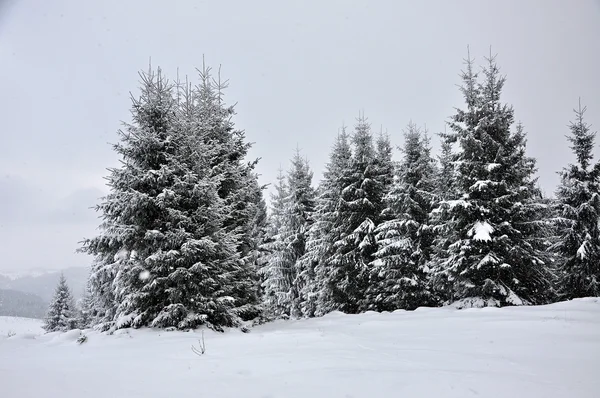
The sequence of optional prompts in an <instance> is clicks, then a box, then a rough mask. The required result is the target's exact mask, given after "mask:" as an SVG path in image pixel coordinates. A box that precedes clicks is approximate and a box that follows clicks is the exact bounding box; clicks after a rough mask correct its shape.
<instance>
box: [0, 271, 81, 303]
mask: <svg viewBox="0 0 600 398" xmlns="http://www.w3.org/2000/svg"><path fill="white" fill-rule="evenodd" d="M89 272H90V270H89V268H87V267H73V268H67V269H64V270H62V273H63V274H64V275H65V278H67V283H68V284H69V288H71V293H73V297H74V298H75V300H77V299H79V298H81V296H82V295H83V292H84V291H85V285H86V283H87V279H88V276H89ZM60 273H61V271H51V272H47V273H44V274H39V273H36V274H35V275H21V276H15V275H11V276H7V275H0V289H9V290H17V291H20V292H24V293H30V294H34V295H37V296H39V297H40V298H41V299H42V300H43V301H45V302H50V300H51V299H52V296H53V295H54V289H55V288H56V285H57V283H58V277H59V276H60Z"/></svg>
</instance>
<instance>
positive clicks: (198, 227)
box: [83, 70, 258, 329]
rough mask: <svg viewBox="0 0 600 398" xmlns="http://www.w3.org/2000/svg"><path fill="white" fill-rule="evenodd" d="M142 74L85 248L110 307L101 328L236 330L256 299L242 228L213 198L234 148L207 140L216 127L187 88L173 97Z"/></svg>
mask: <svg viewBox="0 0 600 398" xmlns="http://www.w3.org/2000/svg"><path fill="white" fill-rule="evenodd" d="M141 76H142V85H143V87H142V95H141V97H140V99H139V100H134V106H133V109H132V116H133V123H132V124H129V125H126V132H119V134H120V138H121V142H120V143H118V144H116V145H115V150H116V151H117V152H118V153H119V154H120V155H121V156H122V158H123V161H122V167H121V168H117V169H112V170H111V174H110V176H109V177H108V181H109V186H110V188H111V193H110V194H109V195H108V196H107V197H106V198H104V201H103V202H102V203H101V204H100V205H99V206H98V210H99V211H101V212H102V216H103V219H104V222H103V224H102V226H101V234H100V235H99V236H97V237H95V238H93V239H89V240H87V241H85V242H84V247H83V250H84V251H86V252H88V253H90V254H93V255H95V256H96V263H95V266H94V270H93V273H92V277H91V279H90V280H91V285H92V293H93V295H94V296H96V297H100V300H96V301H102V304H104V306H105V307H106V310H105V311H104V317H103V321H104V322H105V325H104V328H108V327H112V326H114V327H117V328H119V327H127V326H134V327H140V326H154V327H169V326H175V327H178V328H181V329H183V328H190V327H195V326H198V325H200V324H207V325H208V326H210V327H213V328H216V329H220V328H221V326H234V325H237V324H239V316H243V314H253V315H255V314H256V313H257V312H258V311H257V308H256V304H257V303H256V300H257V297H256V295H257V293H258V292H257V287H256V284H257V281H256V280H255V278H253V277H252V270H251V269H250V266H249V265H248V264H247V262H245V261H244V259H245V258H246V256H247V255H248V253H249V250H248V251H244V250H245V249H242V247H243V245H244V244H243V243H241V242H242V241H243V240H244V239H245V235H244V233H245V232H246V231H245V230H244V229H243V228H242V226H231V221H230V217H231V212H232V206H233V205H234V204H235V205H236V206H237V204H236V202H235V201H234V200H233V199H232V197H231V195H230V196H227V195H223V197H222V196H221V195H219V192H220V190H221V189H222V187H223V185H224V181H229V180H231V179H232V178H233V177H232V176H231V173H230V172H231V170H230V168H229V169H228V168H226V167H224V165H226V162H218V161H216V160H215V159H220V158H222V157H223V156H224V155H223V152H226V151H227V150H228V149H231V148H230V146H228V144H229V143H228V142H227V141H226V140H224V141H225V142H223V141H219V140H216V139H215V138H214V137H213V135H214V133H215V130H216V129H218V128H222V126H221V124H220V123H221V122H222V120H220V119H218V118H216V117H214V115H212V114H211V113H210V112H208V111H206V109H205V108H206V107H208V105H206V104H207V103H208V100H207V99H206V98H202V97H201V96H200V95H198V92H197V91H195V90H193V89H192V88H191V86H190V85H189V84H186V85H185V87H181V85H179V86H178V90H177V97H176V98H175V96H174V92H173V91H174V90H173V86H172V85H171V84H169V83H168V81H167V80H166V79H165V78H164V77H163V76H162V74H161V72H160V70H159V72H158V73H153V72H152V71H151V72H149V73H147V74H142V75H141ZM219 95H220V94H219ZM216 97H217V98H218V99H219V100H220V97H219V96H216ZM202 101H204V102H202ZM227 123H229V122H227ZM224 147H226V148H225V149H224ZM237 155H238V154H237V153H233V154H232V156H233V157H236V156H237ZM219 166H221V167H220V172H216V171H215V170H217V169H219ZM236 176H238V175H236ZM244 182H245V183H246V188H248V186H249V184H248V183H249V182H250V181H249V180H248V179H246V180H244ZM257 186H258V185H257V184H256V185H255V187H257ZM253 193H254V194H256V191H253ZM254 199H255V200H256V197H254ZM248 202H250V200H248ZM244 214H246V213H244ZM254 215H255V214H253V216H254ZM247 224H249V222H248V223H247ZM247 224H244V226H248V225H247ZM113 258H114V259H113ZM249 306H250V308H249Z"/></svg>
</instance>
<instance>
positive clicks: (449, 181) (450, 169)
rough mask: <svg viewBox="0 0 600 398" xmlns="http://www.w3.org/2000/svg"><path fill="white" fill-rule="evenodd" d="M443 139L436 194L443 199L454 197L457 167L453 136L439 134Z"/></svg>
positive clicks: (439, 157)
mask: <svg viewBox="0 0 600 398" xmlns="http://www.w3.org/2000/svg"><path fill="white" fill-rule="evenodd" d="M439 136H440V139H441V153H440V155H439V156H438V165H439V167H438V169H437V178H436V196H437V197H438V198H439V199H442V200H448V199H452V198H454V197H455V196H456V194H455V192H454V191H455V178H456V177H455V168H454V157H455V154H454V152H453V151H452V138H451V137H450V136H448V134H445V133H443V134H439Z"/></svg>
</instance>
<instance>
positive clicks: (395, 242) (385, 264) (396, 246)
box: [367, 123, 435, 311]
mask: <svg viewBox="0 0 600 398" xmlns="http://www.w3.org/2000/svg"><path fill="white" fill-rule="evenodd" d="M404 137H405V143H404V147H403V152H404V160H403V161H402V163H401V164H400V167H399V175H398V178H397V179H396V181H395V183H394V185H393V186H392V189H391V191H390V192H389V194H388V195H387V196H386V198H385V199H386V204H387V207H386V209H385V211H384V214H385V216H386V218H387V220H386V221H384V222H382V223H381V224H380V225H379V226H378V227H377V229H376V230H375V233H376V241H377V248H378V250H377V252H376V253H375V255H374V256H375V260H374V261H373V262H372V269H371V278H370V285H369V287H368V290H367V301H368V302H369V305H370V308H372V309H376V310H379V311H382V310H386V311H393V310H395V309H399V308H402V309H409V310H412V309H415V308H417V307H418V306H421V305H428V304H431V302H432V300H431V293H430V292H429V290H428V286H427V282H428V279H427V278H428V272H429V268H428V265H427V264H428V262H429V259H430V256H431V252H432V242H433V235H432V231H431V228H430V225H429V213H430V211H431V208H432V204H433V202H434V189H435V183H434V161H433V159H432V158H431V154H430V153H431V149H430V146H429V139H428V137H427V136H426V135H424V134H423V133H422V132H421V131H420V129H418V128H417V126H416V125H414V124H412V123H411V124H409V126H408V129H407V131H406V132H405V136H404Z"/></svg>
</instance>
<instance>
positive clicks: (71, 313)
mask: <svg viewBox="0 0 600 398" xmlns="http://www.w3.org/2000/svg"><path fill="white" fill-rule="evenodd" d="M76 327H77V316H76V313H75V302H74V301H73V296H72V295H71V290H70V289H69V286H68V285H67V280H66V279H65V276H64V275H63V274H61V275H60V279H59V280H58V285H57V286H56V290H55V292H54V296H53V297H52V301H51V302H50V306H49V307H48V313H47V314H46V318H45V320H44V330H46V331H47V332H56V331H62V332H64V331H67V330H71V329H75V328H76Z"/></svg>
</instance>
